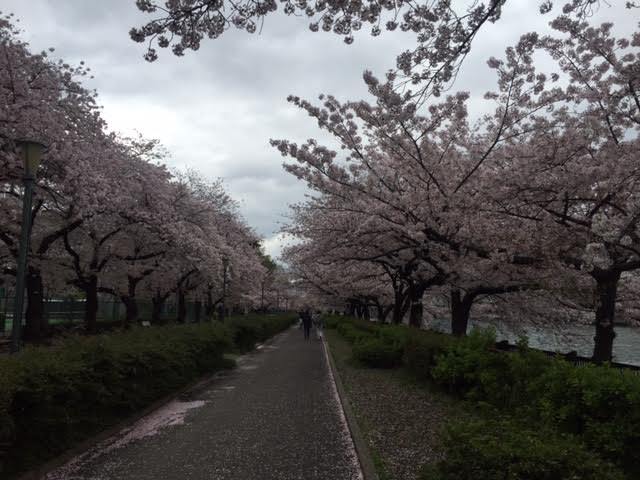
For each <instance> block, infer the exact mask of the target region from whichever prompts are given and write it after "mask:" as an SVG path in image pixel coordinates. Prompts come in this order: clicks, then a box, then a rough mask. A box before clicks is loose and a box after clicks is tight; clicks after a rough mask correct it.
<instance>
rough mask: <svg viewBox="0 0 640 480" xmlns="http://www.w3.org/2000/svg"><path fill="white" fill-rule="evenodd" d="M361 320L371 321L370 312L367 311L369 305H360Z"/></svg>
mask: <svg viewBox="0 0 640 480" xmlns="http://www.w3.org/2000/svg"><path fill="white" fill-rule="evenodd" d="M362 318H364V319H365V320H371V312H370V311H369V305H362Z"/></svg>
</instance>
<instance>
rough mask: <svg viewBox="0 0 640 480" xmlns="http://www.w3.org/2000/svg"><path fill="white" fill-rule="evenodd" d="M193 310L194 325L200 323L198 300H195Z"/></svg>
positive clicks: (200, 304)
mask: <svg viewBox="0 0 640 480" xmlns="http://www.w3.org/2000/svg"><path fill="white" fill-rule="evenodd" d="M193 308H194V312H193V313H194V316H195V320H196V323H200V316H201V313H202V302H201V301H200V300H196V303H195V304H194V306H193Z"/></svg>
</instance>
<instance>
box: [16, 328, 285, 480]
mask: <svg viewBox="0 0 640 480" xmlns="http://www.w3.org/2000/svg"><path fill="white" fill-rule="evenodd" d="M288 330H289V329H288V328H287V329H285V330H283V331H282V332H279V333H277V334H275V335H274V336H273V337H271V338H269V339H268V340H266V341H265V342H263V343H261V344H256V348H255V349H253V350H251V351H250V352H247V353H245V354H243V355H241V356H239V357H238V358H237V359H236V363H238V362H239V361H241V360H242V359H243V358H246V357H247V356H249V355H251V354H254V353H256V352H259V351H260V350H261V348H259V347H263V346H265V345H269V344H270V343H272V342H274V341H275V340H276V339H277V338H278V337H280V336H281V335H282V334H284V333H285V332H287V331H288ZM234 368H235V367H234ZM234 368H231V369H223V370H219V371H217V372H214V373H210V374H208V375H205V376H204V377H201V378H199V379H198V380H195V381H193V382H191V383H190V384H188V385H187V386H185V387H182V388H180V389H179V390H176V391H175V392H173V393H170V394H169V395H167V396H166V397H163V398H161V399H160V400H156V401H155V402H153V403H152V404H151V405H149V406H147V407H145V408H143V409H142V410H140V411H138V412H136V413H134V414H133V415H131V416H129V417H127V418H125V419H124V420H122V421H121V422H119V423H117V424H116V425H114V426H112V427H109V428H107V429H106V430H103V431H102V432H100V433H98V434H97V435H95V436H93V437H91V438H88V439H87V440H84V441H83V442H81V443H79V444H78V445H76V446H75V447H73V448H71V449H69V450H67V451H65V452H64V453H62V454H61V455H59V456H57V457H55V458H53V459H51V460H49V461H48V462H46V463H45V464H44V465H41V466H39V467H37V468H35V469H33V470H30V471H28V472H26V473H23V474H22V475H21V476H18V477H14V480H44V478H45V476H46V475H47V474H48V473H49V472H51V471H53V470H55V469H57V468H59V467H62V466H63V465H65V464H66V463H67V462H69V461H71V460H72V459H73V458H74V457H76V456H78V455H80V454H82V453H84V452H85V451H87V450H90V449H91V448H93V447H95V446H97V445H98V444H100V443H102V442H104V441H105V440H108V439H109V438H111V437H113V436H115V435H116V434H117V433H119V432H120V431H121V430H123V429H125V428H127V427H130V426H132V425H133V424H134V423H136V422H137V421H138V420H141V419H142V418H144V417H146V416H147V415H149V414H150V413H152V412H154V411H155V410H158V409H159V408H161V407H163V406H164V405H166V404H168V403H170V402H172V401H174V400H176V399H178V398H179V397H181V396H183V395H185V394H186V393H191V392H196V391H198V390H201V389H203V388H204V387H205V386H208V385H209V384H211V383H213V382H214V381H216V380H219V379H221V378H223V377H225V376H227V375H229V372H230V371H233V370H234Z"/></svg>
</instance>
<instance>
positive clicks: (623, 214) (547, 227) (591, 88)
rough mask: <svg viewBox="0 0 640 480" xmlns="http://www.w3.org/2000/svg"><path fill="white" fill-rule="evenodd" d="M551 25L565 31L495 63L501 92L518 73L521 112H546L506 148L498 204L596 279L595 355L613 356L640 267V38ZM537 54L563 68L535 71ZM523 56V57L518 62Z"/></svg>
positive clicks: (529, 39) (608, 29)
mask: <svg viewBox="0 0 640 480" xmlns="http://www.w3.org/2000/svg"><path fill="white" fill-rule="evenodd" d="M552 26H553V27H554V28H555V29H556V30H557V31H558V36H549V37H544V38H538V36H537V35H535V34H530V35H527V36H525V37H524V38H523V39H522V40H521V42H520V44H519V45H518V47H517V48H516V49H509V50H508V51H507V56H506V59H505V60H497V59H493V60H492V61H491V65H492V66H493V67H494V68H496V70H497V71H498V74H499V79H500V82H499V85H500V92H499V93H497V94H496V96H497V98H501V96H503V95H504V92H505V90H506V88H507V87H506V82H505V78H515V79H516V81H515V84H516V85H517V88H518V90H519V93H518V101H517V104H518V107H517V108H518V110H517V111H525V110H532V109H536V110H538V111H540V113H539V114H538V115H535V116H532V117H529V119H528V121H526V122H525V121H523V122H520V123H521V125H520V128H521V130H522V131H523V132H526V133H525V134H524V135H521V136H519V138H518V141H517V142H505V144H504V145H503V147H502V148H501V149H500V150H499V152H498V153H499V157H500V161H499V162H497V163H496V165H497V166H498V167H499V168H498V170H497V171H496V175H500V177H501V178H502V179H503V182H502V184H501V185H500V186H499V188H497V189H496V190H495V192H494V193H495V195H494V199H493V205H494V206H495V209H496V211H498V212H501V213H502V214H504V215H508V216H510V217H512V218H517V219H518V221H519V223H520V225H521V226H522V227H523V228H524V229H526V231H527V232H533V231H540V232H543V237H544V238H545V239H546V244H547V247H546V251H547V252H548V253H549V254H553V255H555V257H556V258H557V259H558V260H560V261H561V262H563V263H564V264H565V265H569V266H572V267H574V268H577V269H580V270H582V271H584V272H586V273H587V274H588V275H589V276H590V277H591V278H592V280H593V282H594V284H595V302H594V303H595V307H594V308H595V324H596V335H595V347H594V358H595V359H597V360H610V359H611V358H612V349H613V340H614V338H615V331H614V321H615V304H616V298H617V289H618V285H619V281H620V278H621V276H622V274H623V273H624V272H631V271H634V270H637V269H638V268H640V244H639V239H640V236H639V235H638V232H639V230H638V229H639V228H640V224H639V222H640V203H639V202H638V182H639V181H640V176H639V171H638V153H639V149H640V148H639V147H640V140H639V132H640V129H639V127H640V97H639V95H638V92H639V91H640V83H639V82H640V75H639V74H638V72H640V54H639V53H638V52H639V51H640V37H638V33H637V32H636V33H635V34H633V35H632V36H631V38H615V37H614V36H613V34H612V25H611V24H603V25H600V26H597V27H596V26H590V25H589V24H588V23H586V22H579V21H575V20H572V19H570V18H568V17H560V18H558V19H557V20H555V21H554V22H553V23H552ZM536 51H544V52H546V53H547V54H549V55H550V56H551V57H552V58H553V59H554V60H555V61H556V65H557V68H558V71H557V72H552V73H551V74H550V75H549V74H547V73H545V72H541V71H538V70H537V69H536V65H535V62H534V57H533V52H536ZM516 58H519V59H525V61H524V63H523V62H522V61H519V65H520V66H519V67H518V68H514V66H513V64H514V62H515V61H516ZM561 75H562V76H561ZM559 80H564V83H563V82H561V81H559ZM555 81H557V83H556V84H555V86H553V87H549V86H547V83H549V82H551V83H554V82H555ZM512 83H513V82H512ZM498 101H499V102H500V103H501V104H502V105H504V103H505V101H504V99H503V98H501V99H500V100H498ZM543 106H544V107H545V110H543V109H542V107H543Z"/></svg>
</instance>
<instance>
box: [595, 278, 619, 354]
mask: <svg viewBox="0 0 640 480" xmlns="http://www.w3.org/2000/svg"><path fill="white" fill-rule="evenodd" d="M593 277H594V278H595V280H596V302H597V304H596V336H595V337H594V338H593V339H594V341H595V345H594V348H593V360H595V361H596V362H609V361H611V359H612V358H613V340H614V338H615V337H616V332H615V331H614V321H615V309H616V296H617V290H618V281H619V280H620V272H602V273H598V274H596V275H594V276H593Z"/></svg>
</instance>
